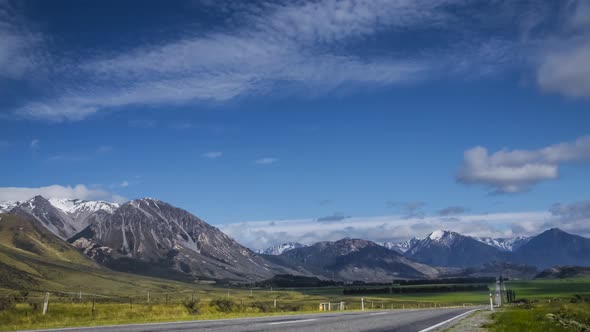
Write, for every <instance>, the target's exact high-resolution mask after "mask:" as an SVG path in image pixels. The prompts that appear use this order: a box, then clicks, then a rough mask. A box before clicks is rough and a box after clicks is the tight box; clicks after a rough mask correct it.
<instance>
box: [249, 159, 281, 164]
mask: <svg viewBox="0 0 590 332" xmlns="http://www.w3.org/2000/svg"><path fill="white" fill-rule="evenodd" d="M278 161H279V159H277V158H271V157H266V158H260V159H257V160H255V161H254V163H255V164H257V165H270V164H274V163H276V162H278Z"/></svg>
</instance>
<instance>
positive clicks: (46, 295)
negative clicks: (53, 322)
mask: <svg viewBox="0 0 590 332" xmlns="http://www.w3.org/2000/svg"><path fill="white" fill-rule="evenodd" d="M48 306H49V292H46V293H45V301H43V315H45V314H46V313H47V307H48Z"/></svg>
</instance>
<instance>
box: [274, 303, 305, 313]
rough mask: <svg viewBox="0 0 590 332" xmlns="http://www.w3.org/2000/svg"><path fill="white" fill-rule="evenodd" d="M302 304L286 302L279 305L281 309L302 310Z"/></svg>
mask: <svg viewBox="0 0 590 332" xmlns="http://www.w3.org/2000/svg"><path fill="white" fill-rule="evenodd" d="M301 308H302V306H301V305H300V304H294V303H285V304H281V305H279V310H280V311H300V310H301Z"/></svg>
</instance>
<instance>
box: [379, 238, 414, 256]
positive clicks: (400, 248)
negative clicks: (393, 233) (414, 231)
mask: <svg viewBox="0 0 590 332" xmlns="http://www.w3.org/2000/svg"><path fill="white" fill-rule="evenodd" d="M420 240H421V239H419V238H416V237H415V238H412V239H409V240H407V241H403V242H383V243H382V244H381V245H382V246H384V247H385V248H387V249H389V250H393V251H396V252H398V253H400V254H403V253H405V252H406V251H408V250H410V248H412V247H413V246H414V245H415V244H416V243H418V241H420Z"/></svg>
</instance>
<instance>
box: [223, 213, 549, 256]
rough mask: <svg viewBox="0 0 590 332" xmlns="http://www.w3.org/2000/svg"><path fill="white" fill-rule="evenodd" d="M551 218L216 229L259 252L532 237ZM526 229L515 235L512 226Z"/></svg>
mask: <svg viewBox="0 0 590 332" xmlns="http://www.w3.org/2000/svg"><path fill="white" fill-rule="evenodd" d="M551 220H552V215H551V214H550V213H549V212H546V211H540V212H539V211H531V212H515V213H492V214H472V215H460V216H455V217H453V218H445V217H439V216H436V217H421V218H407V216H402V215H395V216H379V217H349V218H342V219H341V220H339V221H338V222H332V223H326V222H320V221H318V220H317V219H294V220H265V221H249V222H236V223H230V224H225V225H218V227H219V228H220V229H221V230H222V231H223V232H225V233H227V234H228V235H230V236H232V237H233V238H235V239H236V240H238V241H239V242H240V243H243V244H244V245H246V246H249V247H250V248H255V249H262V248H266V247H268V246H270V245H276V244H281V243H284V242H286V241H298V242H301V243H315V242H318V241H326V240H329V241H334V240H339V239H341V238H344V237H351V238H362V239H368V240H372V241H376V242H385V241H401V240H407V239H409V238H412V237H424V236H427V235H428V234H429V233H431V232H432V231H435V230H437V229H451V230H453V231H457V232H459V233H462V234H466V235H471V236H493V237H513V236H516V235H533V234H536V233H538V232H540V231H542V230H544V229H545V228H544V227H545V226H546V225H547V222H548V221H551ZM514 223H516V224H519V225H520V224H526V225H527V227H529V228H528V229H526V230H525V229H519V232H518V233H515V232H514V231H513V229H512V224H514Z"/></svg>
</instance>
